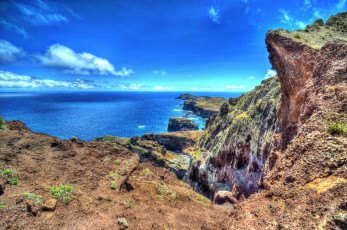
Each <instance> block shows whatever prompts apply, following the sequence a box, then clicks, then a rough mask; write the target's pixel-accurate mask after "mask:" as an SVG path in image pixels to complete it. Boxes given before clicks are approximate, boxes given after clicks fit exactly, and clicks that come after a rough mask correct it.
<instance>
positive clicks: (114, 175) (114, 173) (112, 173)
mask: <svg viewBox="0 0 347 230" xmlns="http://www.w3.org/2000/svg"><path fill="white" fill-rule="evenodd" d="M109 177H111V178H112V179H113V180H115V179H118V178H120V177H122V176H121V175H120V174H119V173H116V172H110V174H109Z"/></svg>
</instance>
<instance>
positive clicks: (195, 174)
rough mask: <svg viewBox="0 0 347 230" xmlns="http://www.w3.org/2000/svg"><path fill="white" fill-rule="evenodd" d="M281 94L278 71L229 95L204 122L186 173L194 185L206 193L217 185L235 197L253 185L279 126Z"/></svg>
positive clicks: (245, 194) (248, 191)
mask: <svg viewBox="0 0 347 230" xmlns="http://www.w3.org/2000/svg"><path fill="white" fill-rule="evenodd" d="M280 95H281V93H280V85H279V81H278V79H277V77H273V78H271V79H267V80H264V81H263V82H262V84H261V85H260V86H257V87H256V88H255V89H254V90H252V91H251V92H248V93H246V94H244V95H242V96H241V97H239V98H237V99H235V98H231V99H230V100H229V102H226V103H225V104H223V105H222V107H221V108H220V112H219V114H218V115H215V116H213V117H211V118H210V119H209V120H208V121H207V122H206V131H205V132H204V135H203V137H202V138H201V139H200V141H199V143H198V144H197V146H196V148H195V152H194V153H193V154H192V155H193V156H194V158H193V159H194V160H193V162H192V164H191V165H190V168H189V171H188V174H187V175H186V178H185V179H186V180H187V181H188V182H189V183H190V184H191V185H192V186H193V187H194V188H195V189H196V190H197V191H199V192H201V193H202V194H204V195H206V196H208V197H210V198H213V195H215V194H216V193H217V192H218V191H229V192H230V191H232V192H233V196H234V197H235V198H236V199H243V198H244V197H248V196H249V195H250V194H251V193H254V192H255V191H257V188H258V186H259V185H258V184H259V181H260V179H261V178H262V175H263V174H264V171H266V170H267V166H265V165H266V162H267V158H268V155H269V153H270V150H271V149H272V148H273V144H272V137H273V135H274V134H275V133H278V132H279V131H280V128H279V123H278V120H277V117H276V112H277V108H278V107H279V102H280Z"/></svg>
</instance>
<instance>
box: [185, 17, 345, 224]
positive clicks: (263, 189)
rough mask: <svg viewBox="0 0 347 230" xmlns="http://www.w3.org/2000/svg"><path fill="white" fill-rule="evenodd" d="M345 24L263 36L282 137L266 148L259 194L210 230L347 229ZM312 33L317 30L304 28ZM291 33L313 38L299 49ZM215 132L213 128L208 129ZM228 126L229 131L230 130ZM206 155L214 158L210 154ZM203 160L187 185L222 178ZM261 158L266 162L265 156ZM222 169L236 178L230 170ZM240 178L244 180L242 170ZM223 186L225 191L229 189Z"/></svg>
mask: <svg viewBox="0 0 347 230" xmlns="http://www.w3.org/2000/svg"><path fill="white" fill-rule="evenodd" d="M346 21H347V13H341V14H337V15H335V16H333V17H331V18H330V19H329V20H328V21H327V23H326V24H320V26H319V29H318V27H317V28H316V30H312V31H311V30H310V31H309V32H306V31H294V32H286V31H282V30H279V31H270V32H269V33H268V34H267V36H266V44H267V49H268V51H269V59H270V62H271V64H272V65H273V67H274V68H275V69H276V71H277V73H278V79H279V81H280V84H281V86H280V89H281V93H282V96H281V104H280V107H279V109H278V112H277V117H278V121H279V123H280V127H281V132H279V133H278V134H276V135H274V136H273V142H272V148H271V145H270V146H269V147H270V148H266V149H267V150H268V151H267V152H266V153H269V154H268V157H267V162H268V163H267V165H268V167H267V170H266V164H265V170H264V167H263V173H264V175H262V176H263V180H260V182H261V183H259V185H260V186H259V187H258V188H260V191H259V193H255V194H252V195H251V196H250V197H249V198H248V199H247V200H246V201H244V202H240V203H238V204H236V205H234V210H233V211H232V212H231V215H230V218H229V219H228V220H226V221H225V222H223V223H221V224H219V225H215V226H210V229H219V228H223V227H225V226H227V227H228V228H231V229H346V228H347V196H346V194H347V154H346V153H347V113H346V112H347V42H346V41H347V40H346V39H347V33H345V31H346V30H345V25H347V24H345V22H346ZM312 27H315V26H314V25H312V26H308V28H312ZM327 30H328V31H330V34H331V37H330V38H329V39H326V40H325V42H323V43H319V45H317V44H318V43H317V39H318V40H319V42H322V40H323V39H322V38H321V35H320V33H321V32H322V31H323V32H325V31H327ZM297 33H307V34H308V35H309V34H311V36H312V40H311V41H310V40H309V39H308V40H307V41H306V40H304V41H302V40H301V39H300V38H299V37H300V36H297V35H296V34H297ZM335 35H336V36H335ZM341 37H342V38H343V39H341ZM307 38H310V37H307ZM221 111H222V109H221ZM220 116H221V115H218V117H220ZM217 122H218V121H217ZM216 124H218V123H216V121H211V124H210V125H209V126H214V125H216ZM234 126H235V125H233V124H231V126H229V127H228V128H233V127H234ZM242 127H243V128H244V129H246V128H247V127H248V126H247V125H243V126H242ZM223 132H224V133H225V129H224V130H222V129H220V130H219V131H218V133H219V135H221V134H222V133H223ZM206 135H214V136H215V137H214V138H213V139H214V142H215V143H216V145H218V144H221V145H223V144H225V143H226V144H228V145H227V146H233V145H234V144H237V143H238V142H236V143H235V142H233V139H229V142H227V141H225V139H223V138H218V134H217V135H215V134H206ZM206 139H208V138H205V140H206ZM208 146H209V145H208V142H205V143H200V145H199V148H203V147H205V149H211V148H209V147H208ZM205 151H206V150H205ZM212 153H215V152H213V148H212ZM201 154H204V155H205V156H207V158H206V157H205V159H207V160H206V161H205V159H201V160H200V161H197V163H195V164H193V165H192V167H191V168H192V170H191V171H190V172H191V173H190V174H189V176H190V178H191V179H190V180H189V182H190V183H192V181H193V180H192V179H194V178H197V181H198V182H199V184H198V186H201V185H205V184H207V183H209V184H210V183H211V182H212V183H213V182H214V181H212V180H211V179H213V178H214V175H218V174H219V172H220V168H218V167H217V168H216V167H214V166H213V164H212V163H204V162H211V161H210V160H209V159H210V157H209V156H210V155H211V152H207V153H205V152H204V151H202V152H201ZM260 154H261V155H262V157H263V158H266V155H264V152H260ZM204 155H203V156H204ZM219 155H220V156H221V154H219ZM227 156H228V157H229V158H226V159H232V160H231V161H229V162H232V163H233V162H234V161H233V159H235V157H237V154H234V152H232V154H228V155H227ZM198 159H199V158H198ZM199 162H201V163H200V164H199ZM246 162H247V161H246ZM194 167H195V168H194ZM224 168H229V169H230V168H231V169H232V171H235V165H234V164H229V165H228V166H224ZM194 169H195V170H196V171H195V172H194ZM238 170H239V171H241V173H243V175H247V174H246V173H245V171H242V170H243V169H242V168H241V169H238ZM196 172H197V173H196ZM236 173H237V172H233V173H232V174H236ZM196 175H197V176H196ZM204 175H205V177H204ZM229 175H230V174H229ZM205 178H206V181H207V182H205V181H204V179H205ZM228 178H233V177H232V176H230V177H227V179H228ZM217 179H218V178H217ZM216 181H217V180H216ZM229 181H230V180H226V181H225V182H223V183H224V184H229ZM234 183H237V184H243V185H244V187H247V186H252V185H253V184H254V182H253V181H252V180H243V178H241V180H240V181H236V182H234ZM192 184H193V185H194V184H195V183H194V181H193V183H192ZM224 187H225V186H224ZM241 192H242V191H241ZM239 193H240V192H239V191H237V192H236V193H235V192H234V188H233V189H232V191H231V193H230V194H227V195H225V194H224V193H223V194H221V195H220V197H222V198H223V197H224V198H226V199H227V200H229V201H231V202H237V198H238V197H237V195H238V194H239ZM217 195H218V194H217ZM222 195H224V196H222ZM217 198H219V197H218V196H217ZM241 198H242V197H241ZM239 200H240V199H239ZM241 200H242V199H241Z"/></svg>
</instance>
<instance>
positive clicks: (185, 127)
mask: <svg viewBox="0 0 347 230" xmlns="http://www.w3.org/2000/svg"><path fill="white" fill-rule="evenodd" d="M167 130H168V131H169V132H178V131H195V130H199V126H198V125H197V124H195V123H194V121H192V120H190V119H188V118H185V117H171V118H170V120H169V124H168V129H167Z"/></svg>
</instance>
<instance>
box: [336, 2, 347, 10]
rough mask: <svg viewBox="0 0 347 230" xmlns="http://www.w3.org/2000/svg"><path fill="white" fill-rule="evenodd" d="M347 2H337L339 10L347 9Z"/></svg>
mask: <svg viewBox="0 0 347 230" xmlns="http://www.w3.org/2000/svg"><path fill="white" fill-rule="evenodd" d="M345 4H346V0H340V1H339V2H338V3H337V5H336V8H337V9H339V10H343V9H346V8H345Z"/></svg>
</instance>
